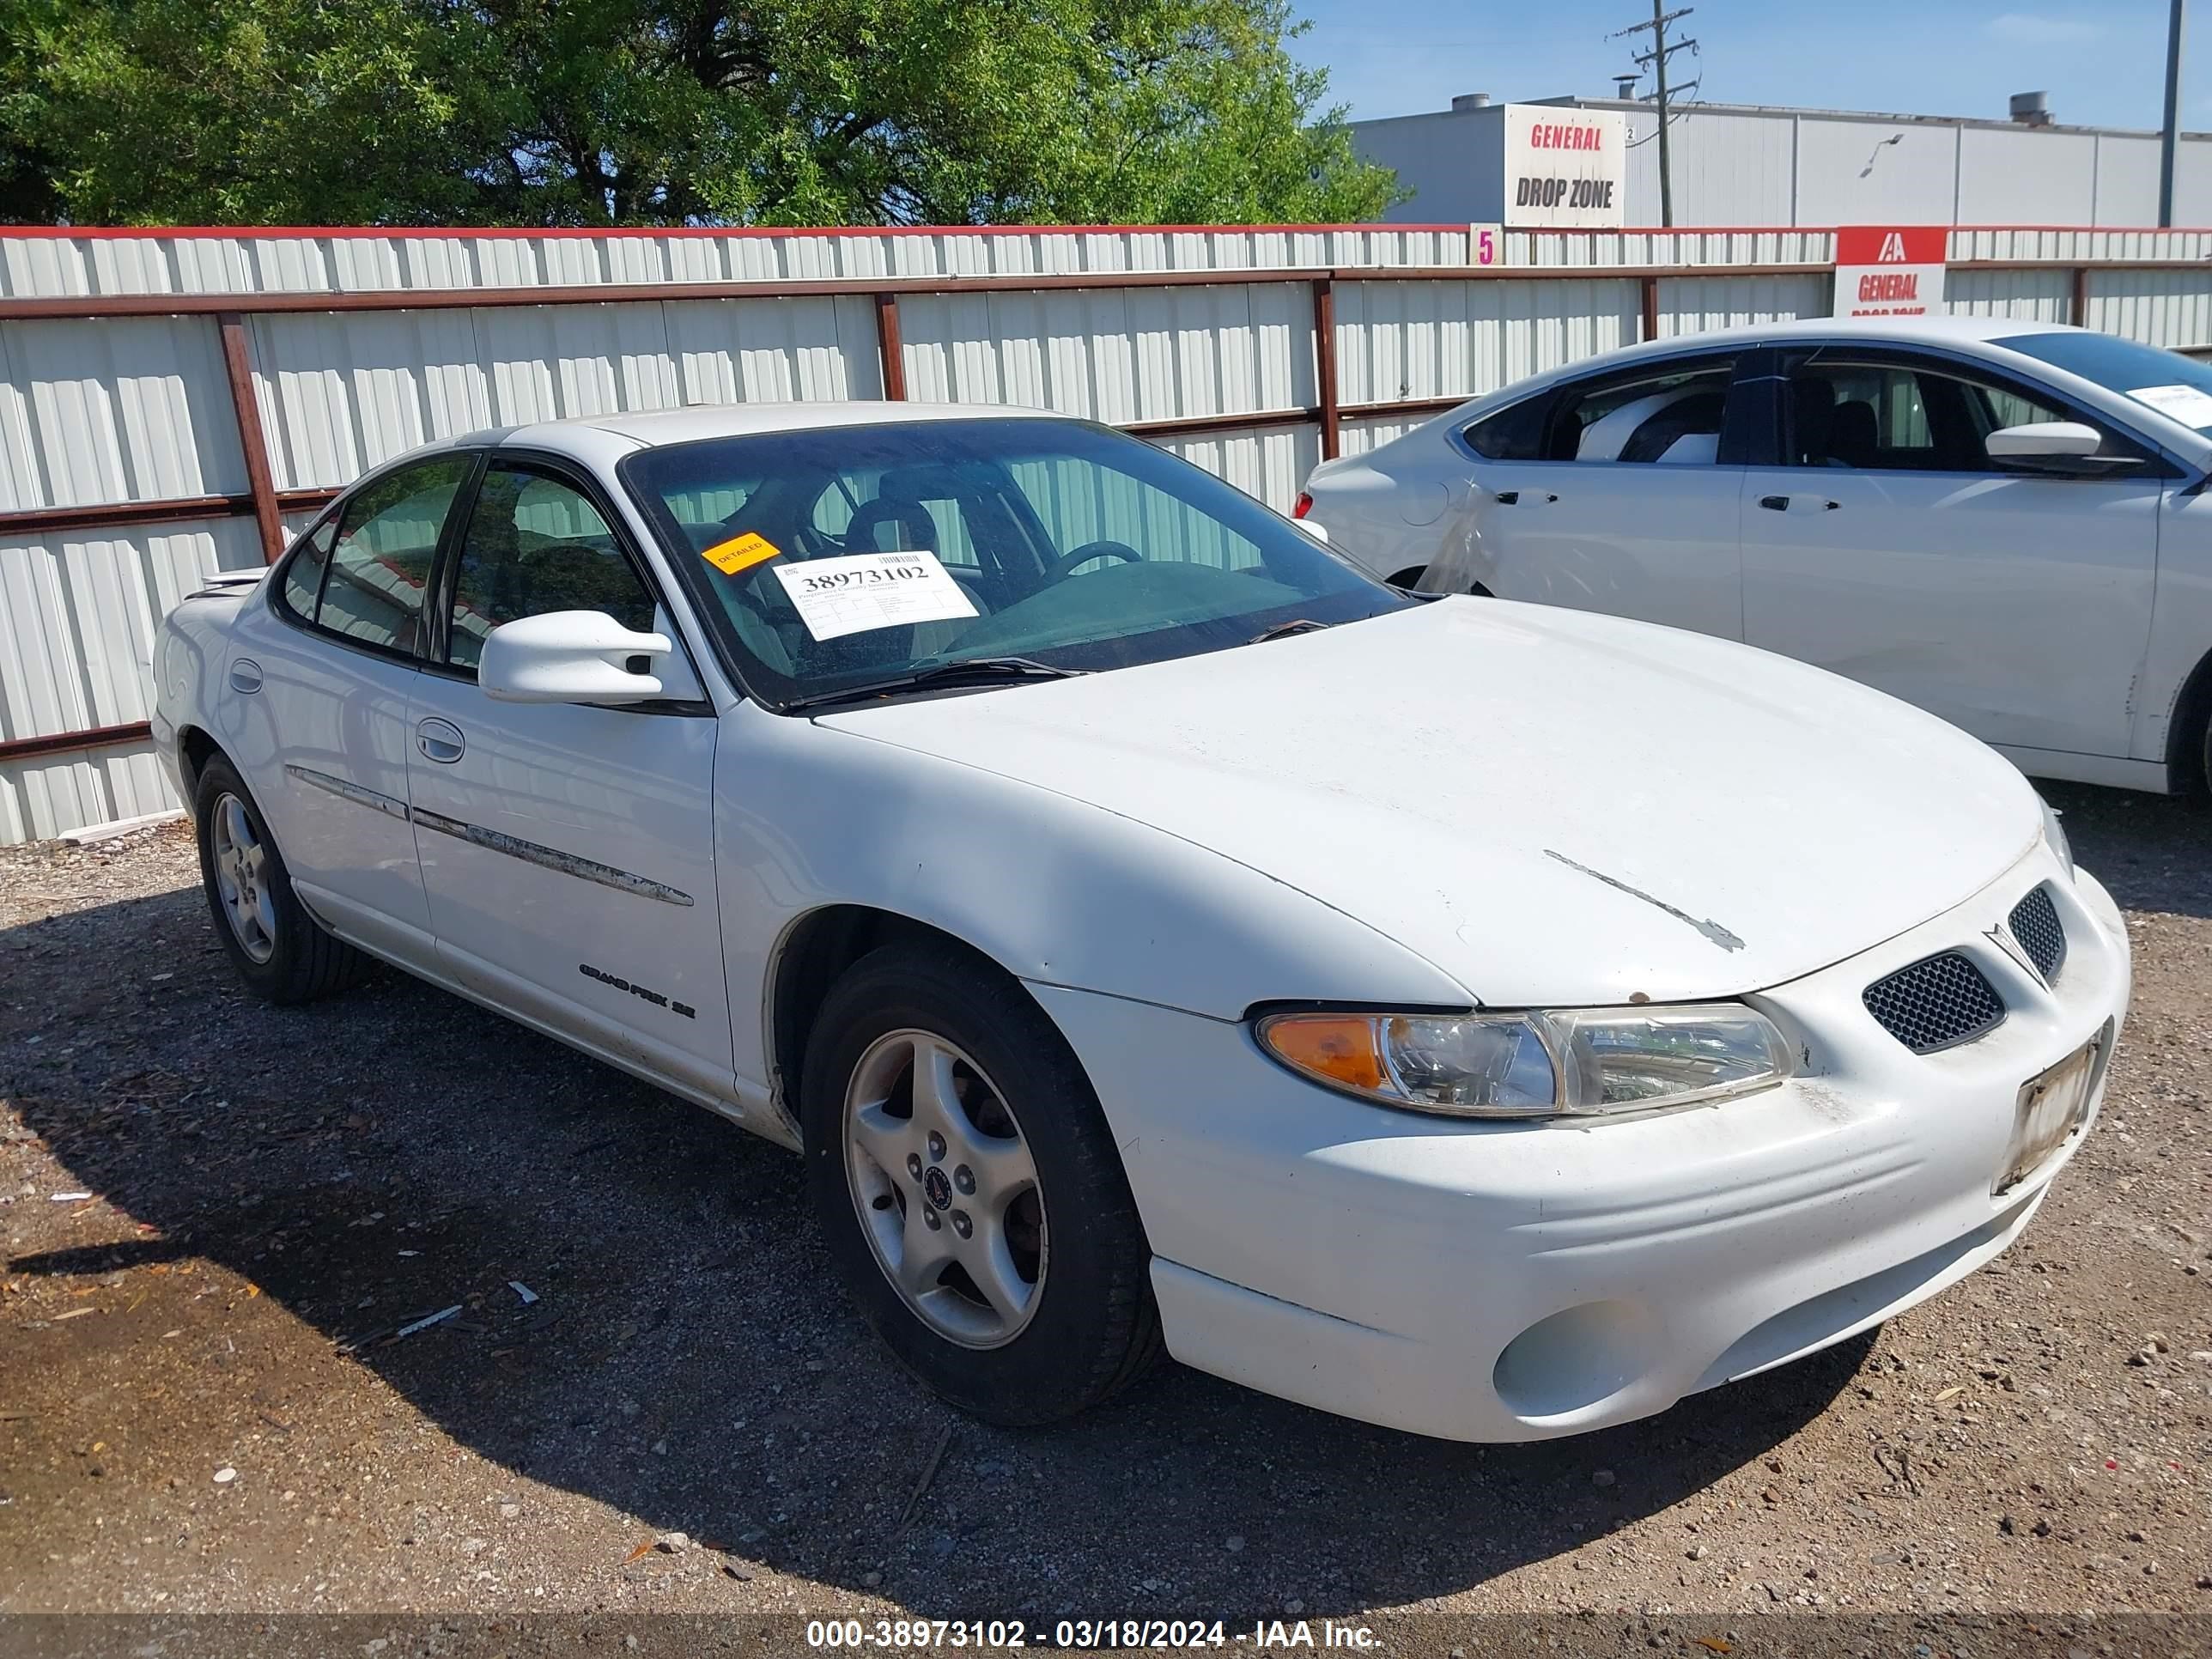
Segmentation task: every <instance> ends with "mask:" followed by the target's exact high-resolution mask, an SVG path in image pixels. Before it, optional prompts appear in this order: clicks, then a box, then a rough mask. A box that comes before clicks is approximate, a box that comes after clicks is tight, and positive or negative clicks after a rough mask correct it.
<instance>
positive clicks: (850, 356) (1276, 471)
mask: <svg viewBox="0 0 2212 1659" xmlns="http://www.w3.org/2000/svg"><path fill="white" fill-rule="evenodd" d="M1832 252H1833V238H1832V234H1831V233H1828V232H1825V231H1802V230H1761V231H1715V230H1707V231H1671V232H1627V233H1620V234H1559V233H1517V232H1516V233H1512V234H1508V235H1507V236H1506V237H1505V238H1504V246H1503V247H1502V248H1501V249H1500V250H1499V255H1500V262H1499V263H1498V264H1492V265H1475V264H1471V263H1470V260H1471V258H1472V257H1473V255H1472V249H1471V239H1470V237H1469V234H1468V228H1466V227H1464V226H1459V227H1452V226H1430V227H1420V226H1388V227H1377V226H1353V227H1321V228H1312V227H1296V228H1259V229H1230V228H1194V229H1167V230H1150V229H1142V230H1139V229H1117V228H1096V229H1068V230H1060V229H1054V230H1030V229H1020V230H1013V229H1008V230H981V231H976V230H951V231H935V230H932V231H915V232H886V231H860V232H850V233H844V232H796V233H762V232H721V231H714V232H705V231H702V232H689V231H676V232H641V233H613V234H568V233H505V232H469V233H459V232H446V231H435V232H394V231H386V230H363V231H352V230H337V231H278V232H252V233H236V232H224V231H172V232H161V233H146V232H137V231H132V232H107V231H82V230H60V231H54V232H41V231H21V230H9V231H7V232H5V233H0V841H6V842H13V841H21V840H24V839H27V838H30V837H34V836H52V835H57V834H59V833H62V832H64V831H65V830H68V829H74V828H77V827H80V826H82V825H84V824H87V823H98V822H102V821H106V820H108V819H112V818H118V817H134V816H137V815H138V814H142V813H146V812H151V811H159V810H161V809H162V808H164V807H166V806H168V805H173V802H172V801H171V800H170V799H168V796H167V791H166V788H165V786H164V785H163V783H162V781H161V776H160V774H159V771H158V769H157V768H156V766H155V760H154V757H153V755H152V753H151V750H150V748H149V744H147V742H146V739H145V727H144V721H145V719H146V715H147V713H148V708H149V699H150V697H151V689H150V682H149V662H150V660H151V651H152V643H153V636H154V630H155V627H156V626H157V624H158V622H159V619H160V617H161V615H162V613H163V612H164V611H166V610H167V607H168V606H169V605H172V604H173V603H174V602H175V601H176V599H177V598H178V597H179V595H180V594H181V593H184V592H188V591H190V590H191V588H192V587H193V586H196V585H197V583H198V582H199V581H200V580H202V579H203V578H204V576H205V575H206V574H208V573H209V572H210V571H211V570H214V569H216V568H235V567H241V566H247V565H251V564H253V563H255V562H259V561H261V560H263V559H264V558H268V557H273V556H274V555H275V553H276V551H277V550H279V549H280V547H281V545H282V543H283V538H284V535H285V532H286V527H287V526H288V524H296V523H297V522H298V521H299V520H300V519H301V516H302V515H304V514H305V513H310V512H312V511H313V510H314V509H315V508H316V507H319V506H320V505H321V504H322V503H323V502H324V501H327V500H328V499H329V498H330V496H331V494H332V493H333V492H334V491H336V490H337V489H340V488H342V487H343V486H344V485H345V484H347V483H349V482H351V481H352V480H353V479H354V478H356V477H359V476H360V475H361V474H362V472H363V471H366V470H367V469H368V468H369V467H372V466H374V465H377V464H378V463H380V462H381V461H383V460H385V459H388V458H389V457H391V456H393V455H396V454H399V453H403V452H404V451H405V450H407V449H409V448H411V447H414V446H415V445H416V444H419V443H422V442H424V441H428V440H429V439H432V438H436V437H442V436H447V435H453V434H457V433H464V432H468V431H471V430H475V429H477V428H484V427H489V426H503V425H509V424H514V423H519V422H528V421H536V420H544V419H554V418H559V417H562V416H578V415H591V414H598V413H603V412H606V411H609V410H641V409H659V408H671V407H678V406H682V405H684V404H714V403H732V402H743V401H751V400H761V399H787V398H795V399H819V398H910V399H913V400H915V401H917V402H928V401H933V400H944V399H957V400H961V401H973V402H984V403H1001V402H1003V403H1010V404H1030V405H1041V406H1043V407H1047V408H1052V409H1058V410H1066V411H1068V412H1071V413H1075V414H1081V415H1087V416H1092V417H1094V418H1096V419H1099V420H1103V421H1109V422H1115V423H1117V424H1119V425H1121V426H1124V427H1126V428H1129V429H1130V430H1132V431H1134V432H1138V433H1140V434H1142V435H1145V436H1146V437H1149V438H1152V440H1153V441H1157V442H1159V443H1161V444H1163V445H1164V446H1166V447H1170V448H1172V449H1174V450H1176V451H1177V452H1178V453H1182V454H1184V455H1186V456H1188V458H1189V459H1192V460H1194V461H1195V462H1197V463H1198V464H1199V465H1203V466H1206V467H1207V468H1209V469H1211V470H1212V471H1215V472H1217V473H1219V474H1220V475H1222V476H1223V477H1226V478H1228V479H1230V480H1231V481H1232V482H1234V483H1237V484H1238V485H1240V486H1241V487H1243V489H1247V490H1249V491H1250V492H1251V493H1252V494H1254V495H1258V496H1260V497H1261V498H1262V499H1264V500H1267V501H1270V502H1272V503H1273V504H1275V505H1277V506H1279V507H1282V506H1287V505H1288V504H1289V502H1290V501H1291V498H1292V496H1293V495H1295V494H1296V493H1297V488H1298V485H1299V483H1300V481H1301V480H1303V478H1304V476H1305V474H1306V472H1307V471H1309V470H1310V468H1311V467H1312V466H1313V465H1314V464H1315V463H1316V461H1318V460H1319V459H1322V457H1324V456H1327V455H1334V454H1337V453H1358V452H1359V451H1362V450H1364V449H1365V448H1368V447H1371V446H1372V445H1373V444H1375V443H1377V442H1380V441H1385V440H1387V439H1388V438H1389V437H1392V436H1395V435H1397V434H1398V433H1400V432H1401V431H1403V430H1405V429H1406V428H1408V427H1409V426H1411V425H1413V424H1414V423H1416V422H1419V421H1421V420H1425V419H1426V418H1428V417H1429V416H1431V415H1433V414H1435V413H1436V412H1437V411H1439V410H1443V409H1446V408H1449V407H1450V406H1451V405H1453V404H1456V403H1459V402H1461V401H1462V400H1464V399H1466V398H1470V397H1473V396H1475V395H1478V394H1480V393H1481V392H1486V391H1489V390H1492V388H1494V387H1496V386H1501V385H1504V384H1506V383H1508V382H1510V381H1511V380H1515V379H1517V378H1519V377H1520V376H1522V375H1524V374H1530V373H1533V372H1534V371H1537V370H1539V369H1543V368H1552V367H1553V366H1556V365H1558V364H1560V363H1563V362H1571V361H1573V360H1575V359H1577V358H1578V357H1582V356H1588V355H1589V354H1590V353H1592V352H1596V351H1602V350H1605V349H1609V348H1611V347H1613V346H1617V345H1624V344H1627V343H1631V342H1633V341H1635V340H1637V339H1639V338H1652V337H1660V336H1664V335H1671V334H1678V333H1688V332H1692V331H1698V330H1701V329H1709V328H1715V327H1720V326H1724V325H1730V324H1737V323H1744V322H1751V321H1757V320H1763V319H1772V318H1777V317H1792V316H1802V315H1817V314H1820V313H1825V312H1826V310H1827V309H1828V301H1829V289H1830V286H1831V280H1832V279H1831V270H1832ZM1951 257H1952V260H1953V265H1952V269H1951V272H1950V276H1949V279H1948V291H1949V295H1950V300H1951V304H1952V308H1953V309H1954V310H1960V311H1971V312H1975V313H1999V314H2006V315H2020V316H2028V317H2035V318H2039V319H2046V320H2051V321H2062V322H2063V321H2082V322H2086V323H2087V324H2089V325H2091V326H2094V327H2100V328H2106V329H2110V330H2112V331H2117V332H2122V333H2126V334H2129V335H2131V336H2134V337H2137V338H2140V339H2144V340H2148V341H2150V342H2152V343H2157V344H2162V345H2172V346H2183V347H2197V346H2204V345H2212V265H2208V264H2207V263H2206V261H2207V259H2208V258H2212V232H2115V231H2030V230H1959V231H1954V233H1953V234H1952V241H1951Z"/></svg>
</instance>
